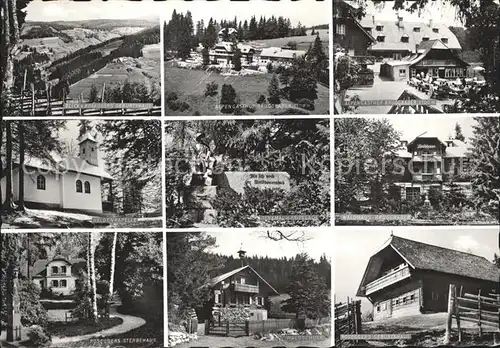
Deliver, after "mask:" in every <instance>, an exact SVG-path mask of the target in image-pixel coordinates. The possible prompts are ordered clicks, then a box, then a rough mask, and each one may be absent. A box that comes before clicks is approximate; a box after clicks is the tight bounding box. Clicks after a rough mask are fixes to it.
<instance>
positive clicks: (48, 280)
mask: <svg viewBox="0 0 500 348" xmlns="http://www.w3.org/2000/svg"><path fill="white" fill-rule="evenodd" d="M85 266H86V261H85V259H68V258H65V257H63V256H61V255H57V256H55V257H54V258H53V259H52V260H47V259H45V260H37V261H36V262H35V264H34V265H33V267H32V272H31V274H33V276H32V280H33V282H34V283H35V285H36V286H37V287H38V288H39V289H40V290H50V291H52V292H53V293H54V294H60V295H64V296H68V295H71V293H72V291H73V290H75V288H76V285H77V284H78V272H79V271H80V270H81V269H85Z"/></svg>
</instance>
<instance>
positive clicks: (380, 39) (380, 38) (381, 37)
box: [377, 35, 385, 42]
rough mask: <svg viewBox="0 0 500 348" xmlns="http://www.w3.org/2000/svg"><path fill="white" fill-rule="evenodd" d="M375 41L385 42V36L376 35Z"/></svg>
mask: <svg viewBox="0 0 500 348" xmlns="http://www.w3.org/2000/svg"><path fill="white" fill-rule="evenodd" d="M377 41H378V42H385V36H384V35H379V36H377Z"/></svg>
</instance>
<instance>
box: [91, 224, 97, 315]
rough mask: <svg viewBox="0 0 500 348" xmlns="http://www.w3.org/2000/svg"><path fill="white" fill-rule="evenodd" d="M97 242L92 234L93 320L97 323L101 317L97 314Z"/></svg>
mask: <svg viewBox="0 0 500 348" xmlns="http://www.w3.org/2000/svg"><path fill="white" fill-rule="evenodd" d="M94 244H95V240H94V232H90V255H91V257H90V272H91V283H92V313H93V315H92V319H93V320H94V322H97V321H98V319H99V315H98V312H97V288H96V273H95V252H94V251H95V250H94V248H95V245H94Z"/></svg>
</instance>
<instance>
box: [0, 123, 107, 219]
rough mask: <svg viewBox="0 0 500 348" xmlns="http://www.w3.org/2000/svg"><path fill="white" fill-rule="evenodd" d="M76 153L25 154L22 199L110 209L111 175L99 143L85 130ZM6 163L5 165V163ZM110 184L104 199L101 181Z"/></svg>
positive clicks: (34, 204) (38, 204) (40, 204)
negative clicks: (44, 156)
mask: <svg viewBox="0 0 500 348" xmlns="http://www.w3.org/2000/svg"><path fill="white" fill-rule="evenodd" d="M79 147H80V152H79V155H78V156H77V157H68V158H61V157H60V156H59V155H57V154H51V155H50V157H51V159H50V160H49V159H40V158H35V157H31V156H27V157H26V158H25V161H24V201H25V205H26V206H27V207H29V208H39V209H57V210H67V211H81V212H88V213H94V214H96V213H97V214H99V213H102V212H103V210H104V211H113V193H112V185H111V182H112V180H113V178H112V177H111V175H110V174H108V173H107V172H106V170H104V168H103V167H102V166H101V164H100V163H99V144H98V142H97V141H96V140H95V138H94V137H93V136H92V135H91V134H89V133H87V134H85V135H84V136H83V137H82V138H81V140H80V143H79ZM4 167H5V165H4ZM0 183H1V187H2V202H4V201H5V186H6V176H5V172H4V173H3V175H2V178H1V179H0ZM103 184H107V185H109V186H108V188H109V194H108V199H107V201H103V198H102V194H101V185H103ZM12 186H13V194H14V201H17V200H18V199H19V161H18V160H15V161H14V165H13V176H12Z"/></svg>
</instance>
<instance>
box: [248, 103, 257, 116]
mask: <svg viewBox="0 0 500 348" xmlns="http://www.w3.org/2000/svg"><path fill="white" fill-rule="evenodd" d="M245 110H246V111H248V112H249V113H251V114H253V113H254V112H255V111H256V110H257V109H256V108H255V107H254V106H251V105H249V106H247V107H246V109H245Z"/></svg>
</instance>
